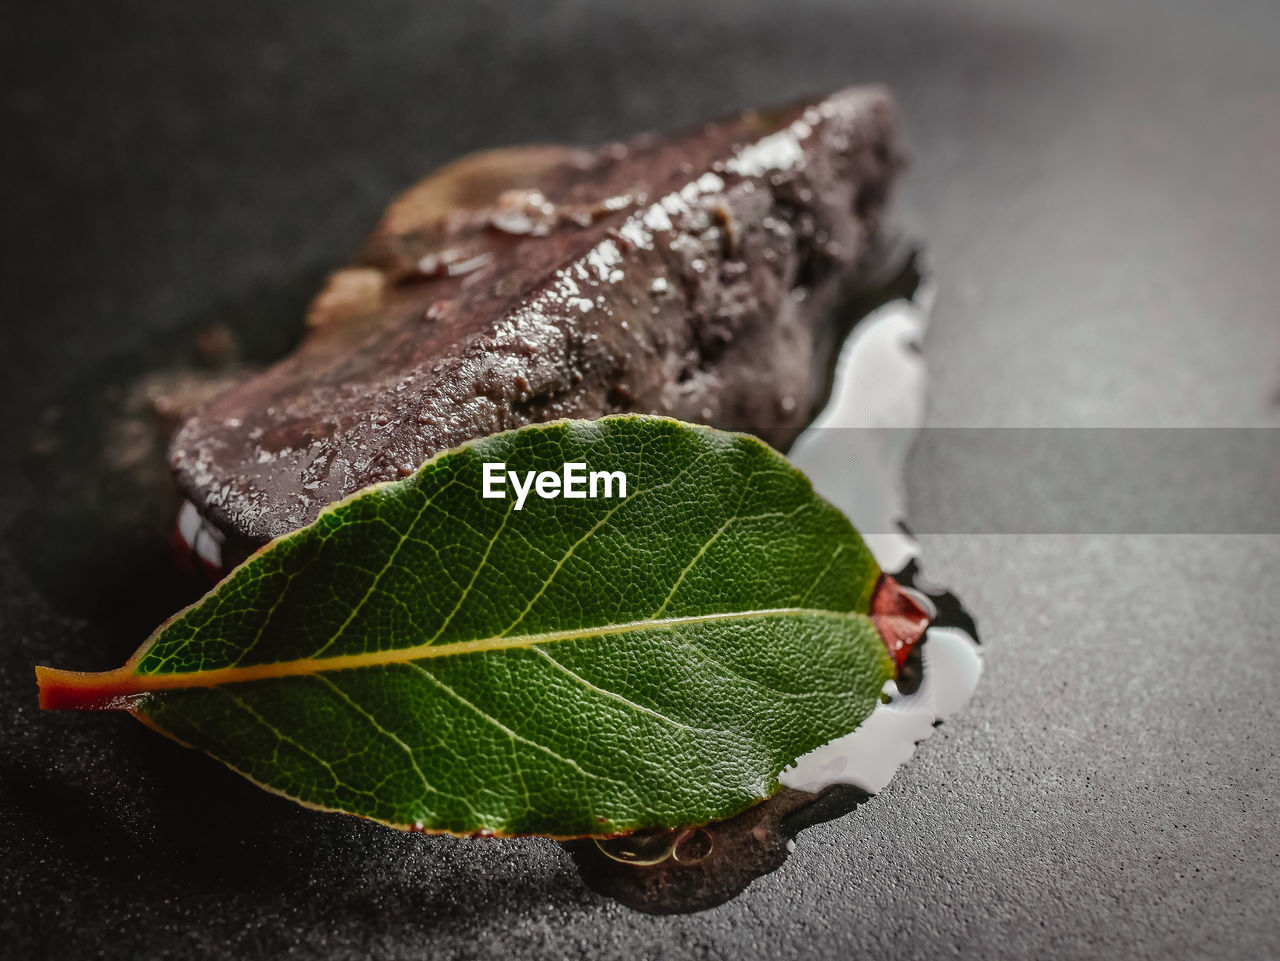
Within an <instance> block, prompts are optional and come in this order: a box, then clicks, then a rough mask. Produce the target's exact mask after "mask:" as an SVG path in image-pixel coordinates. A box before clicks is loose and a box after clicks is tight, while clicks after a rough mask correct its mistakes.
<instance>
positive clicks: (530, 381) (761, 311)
mask: <svg viewBox="0 0 1280 961" xmlns="http://www.w3.org/2000/svg"><path fill="white" fill-rule="evenodd" d="M903 162H904V154H903V149H902V146H901V143H900V138H899V132H898V128H897V124H896V120H895V116H894V109H893V105H892V102H891V100H890V98H889V97H888V95H887V94H886V93H885V92H884V91H882V90H880V89H876V88H854V89H850V90H845V91H842V92H839V93H836V94H833V95H832V96H829V97H827V98H825V99H822V100H818V101H814V102H810V103H805V104H799V105H796V106H792V107H789V108H785V109H781V110H776V111H767V112H750V113H746V114H743V115H741V116H738V117H735V118H732V119H729V120H726V121H723V122H720V123H715V124H709V125H706V126H703V127H700V128H697V129H695V130H691V131H686V132H683V133H680V134H677V135H672V136H653V135H647V136H642V137H639V138H636V139H635V140H633V141H631V142H629V143H626V144H621V145H611V146H606V147H603V148H598V149H576V148H567V147H524V148H514V149H508V150H498V151H494V152H490V153H485V154H479V155H476V156H472V157H468V158H465V159H463V160H460V161H458V162H456V163H454V164H451V165H450V166H447V167H445V168H444V169H442V170H440V171H438V172H437V173H435V174H434V175H432V176H431V177H429V178H428V179H426V180H425V181H423V182H422V183H420V184H418V185H417V186H415V187H413V188H412V189H410V190H409V191H408V192H406V193H405V194H403V195H402V196H401V197H400V198H398V199H397V200H396V201H395V202H394V203H393V204H392V205H391V207H389V208H388V210H387V211H386V213H385V215H384V217H383V219H382V221H381V223H380V224H379V225H378V227H377V228H376V230H375V231H374V233H373V236H372V237H371V238H370V239H369V241H368V243H367V244H366V246H365V248H364V250H363V251H362V252H361V254H360V255H359V256H358V257H357V258H356V260H355V262H354V263H353V265H352V266H349V267H346V268H344V269H342V270H339V271H338V272H337V273H335V274H333V275H332V276H331V277H330V279H329V281H328V283H327V285H326V286H325V288H324V289H323V290H322V291H321V292H320V294H319V295H318V296H317V297H316V299H315V301H314V302H313V304H312V306H311V308H310V311H309V315H308V328H307V333H306V335H305V337H304V339H303V341H302V343H301V344H300V345H299V346H298V348H297V349H296V350H295V351H294V352H293V353H292V354H290V355H289V356H288V357H286V358H284V359H283V360H281V361H280V362H279V363H277V364H275V365H274V366H273V367H271V368H269V369H268V370H266V371H264V372H262V373H261V374H258V375H257V376H255V377H253V378H251V379H249V380H247V381H245V382H244V383H242V384H240V385H237V386H236V387H234V388H232V389H231V390H229V391H227V392H226V393H223V394H221V395H220V396H218V397H216V398H214V399H213V400H212V401H211V402H209V403H208V404H206V405H205V406H204V407H202V408H201V409H199V410H198V411H197V412H196V413H195V414H194V415H193V416H192V417H191V418H190V419H189V420H188V421H187V422H186V423H185V424H184V425H183V426H182V427H181V428H180V430H179V431H178V433H177V434H176V435H175V437H174V439H173V443H172V447H171V452H170V456H171V462H172V466H173V470H174V472H175V475H176V477H177V480H178V483H179V485H180V487H181V488H182V490H183V492H184V493H185V494H186V496H187V498H188V499H189V500H191V501H192V503H193V504H194V505H195V506H196V508H197V510H198V511H199V512H200V513H201V514H202V515H203V516H204V517H206V518H207V519H209V520H210V521H212V522H213V523H214V524H215V525H217V526H218V527H219V528H221V529H222V530H223V531H225V532H226V533H227V534H228V535H229V536H231V537H232V538H233V539H234V540H235V541H238V542H240V543H242V544H244V545H246V546H253V545H257V544H261V543H264V542H265V541H267V540H269V539H270V538H272V537H275V536H278V535H280V534H283V533H286V532H288V531H290V530H293V529H295V528H297V527H299V526H302V525H303V524H306V523H308V522H310V521H311V520H313V519H314V518H315V516H316V515H317V514H318V513H319V511H320V510H321V509H322V508H323V507H324V506H325V505H327V504H329V503H332V502H333V501H335V500H338V499H339V498H341V497H343V496H345V495H347V494H350V493H352V492H354V491H356V490H359V489H360V488H362V487H365V486H368V485H369V484H372V483H376V482H378V481H384V480H390V479H394V478H396V477H399V476H403V475H405V474H407V473H409V472H411V471H412V470H414V469H415V468H416V467H417V466H418V465H420V464H421V463H422V462H423V461H424V460H426V459H427V458H429V457H430V456H431V455H433V454H435V453H437V452H438V451H441V450H444V449H447V448H450V447H454V446H456V445H458V444H460V443H462V442H463V441H465V440H468V439H469V438H474V437H478V436H483V435H487V434H492V433H494V432H497V431H501V430H505V429H508V428H513V427H518V426H521V425H523V424H528V423H531V422H537V421H546V420H552V419H555V418H558V417H591V418H593V417H599V416H602V415H604V414H609V413H616V412H620V411H645V412H651V413H660V414H669V415H671V416H674V417H679V418H681V419H683V420H689V421H695V422H701V423H707V424H712V425H715V426H717V427H723V428H728V429H735V430H744V431H749V432H752V433H755V434H758V435H760V436H762V437H763V438H765V439H766V440H768V441H770V442H772V443H774V444H775V445H777V446H779V447H785V446H786V445H787V444H788V443H789V442H790V441H791V440H792V439H793V438H794V436H795V435H796V433H798V432H799V430H801V429H802V428H803V426H804V425H805V423H806V422H807V421H808V420H809V419H810V418H811V416H812V414H813V413H814V407H815V405H816V404H817V403H818V401H819V400H820V398H821V395H822V392H823V390H824V389H825V386H824V385H825V374H826V371H827V370H828V368H829V365H830V364H831V361H832V357H833V355H834V352H835V350H836V349H837V347H838V346H839V343H840V341H841V339H842V338H843V336H844V334H845V333H846V332H847V327H848V324H849V318H848V317H846V316H844V315H843V314H842V312H841V311H839V310H838V309H837V307H838V304H839V302H840V299H841V296H842V294H843V293H844V292H846V291H847V290H849V289H850V288H851V287H856V286H857V285H858V284H859V282H860V280H862V279H863V278H864V276H865V275H866V274H867V272H868V271H869V270H870V269H871V265H872V264H873V262H874V260H875V256H876V252H877V249H878V247H879V244H880V242H881V238H882V234H883V231H882V227H881V218H882V212H883V210H884V206H885V203H886V199H887V196H888V192H889V188H890V185H891V184H892V182H893V180H894V178H895V176H896V175H897V173H898V172H899V170H900V169H901V168H902V166H903Z"/></svg>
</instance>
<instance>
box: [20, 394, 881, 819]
mask: <svg viewBox="0 0 1280 961" xmlns="http://www.w3.org/2000/svg"><path fill="white" fill-rule="evenodd" d="M486 462H501V463H503V464H505V465H506V468H507V469H509V470H514V471H517V472H518V473H519V474H520V476H521V477H523V476H524V474H525V472H527V471H531V470H534V471H544V470H545V471H554V472H556V473H560V472H561V470H562V467H563V465H564V464H565V463H566V462H577V463H583V464H585V465H587V469H588V470H590V471H621V472H623V473H624V474H625V476H626V480H627V496H626V497H625V498H622V497H617V496H614V497H612V498H606V497H603V496H600V497H596V498H591V497H586V498H580V499H565V498H558V499H542V498H540V497H538V496H536V494H530V496H529V498H528V499H527V500H526V501H525V502H524V504H523V505H522V507H521V509H520V510H516V509H515V507H516V499H515V497H514V496H508V497H505V498H484V497H482V496H481V494H482V490H483V482H484V464H485V463H486ZM509 489H510V485H508V490H509ZM615 493H617V492H616V491H615ZM887 580H888V579H887V578H882V577H881V573H880V571H879V569H878V567H877V566H876V563H875V561H874V559H873V558H872V556H871V554H870V553H869V551H868V550H867V548H866V546H865V545H864V544H863V542H862V539H861V538H860V537H859V535H858V533H857V532H856V531H855V530H854V529H853V527H852V526H851V525H850V524H849V522H848V520H846V519H845V517H844V516H843V515H842V514H841V513H840V512H839V511H838V510H837V509H836V508H835V507H833V506H832V505H830V504H829V503H827V502H826V501H824V500H823V499H822V498H820V497H819V496H817V495H816V494H815V493H814V491H813V489H812V487H811V485H810V484H809V482H808V480H807V479H806V478H805V477H804V476H803V475H802V474H801V473H800V472H798V471H797V470H796V469H795V468H793V467H792V466H791V465H790V464H789V463H788V462H787V461H786V460H785V459H784V458H783V457H782V456H781V455H780V454H778V453H777V452H776V451H774V450H772V449H771V448H769V447H767V446H766V445H765V444H763V443H762V442H760V441H758V440H756V439H754V438H752V437H749V436H745V435H740V434H730V433H724V432H720V431H716V430H712V429H709V428H703V427H695V426H691V425H687V424H682V423H680V422H678V421H674V420H670V419H666V418H660V417H647V416H638V415H622V416H617V417H610V418H605V419H604V420H600V421H561V422H556V423H551V424H545V425H535V426H529V427H524V428H521V429H519V430H515V431H512V432H508V433H504V434H497V435H494V436H492V437H486V438H484V439H481V440H477V441H474V442H472V443H469V444H466V445H464V446H463V447H461V448H458V449H456V450H453V451H450V452H447V453H444V454H441V455H440V456H437V457H435V458H434V459H432V460H431V461H429V462H427V463H426V464H424V465H423V466H422V467H421V468H420V469H419V470H418V471H416V472H415V473H414V474H412V475H411V476H409V477H407V478H405V479H404V480H402V481H397V482H393V483H389V484H383V485H379V486H376V487H372V488H368V489H366V490H364V491H361V492H359V493H357V494H355V495H353V496H352V497H350V498H348V499H347V500H345V501H341V502H339V503H337V504H335V505H333V506H332V507H330V508H328V509H327V510H326V511H325V512H324V513H323V514H321V515H320V517H319V518H318V519H317V520H316V521H315V522H314V523H313V524H311V525H310V526H308V527H305V528H303V529H301V530H298V531H296V532H294V533H292V534H289V535H286V536H284V537H281V538H279V539H277V540H276V541H274V542H272V543H271V544H270V545H268V546H267V547H265V548H264V549H262V550H261V551H259V552H258V553H257V554H255V555H254V556H253V557H251V558H250V559H249V560H248V561H246V562H245V563H244V564H243V565H241V566H240V567H239V568H237V569H236V570H235V571H234V572H233V573H232V574H230V575H229V576H228V577H227V578H226V579H225V580H223V581H222V582H221V583H220V584H219V585H218V586H217V587H216V588H215V589H214V590H213V591H211V592H210V593H209V594H208V595H206V596H205V597H204V598H203V599H202V600H200V601H198V602H197V603H196V604H194V605H192V606H191V607H189V608H187V609H186V610H184V611H182V612H181V613H179V614H178V615H176V616H175V617H173V618H171V619H170V620H169V621H167V622H166V623H165V624H164V625H162V626H161V627H160V628H159V629H158V630H157V631H156V632H155V633H154V634H153V635H152V637H151V638H150V639H149V640H147V641H146V643H144V644H143V645H142V647H141V648H140V649H139V650H138V652H137V653H136V654H135V655H134V656H133V658H131V659H130V660H129V662H128V663H127V664H125V665H124V666H123V667H121V668H119V669H117V670H115V671H111V672H106V673H103V674H78V673H74V672H68V671H57V670H53V669H50V668H37V674H38V676H39V680H40V686H41V704H42V706H45V707H49V708H94V709H102V708H116V709H124V710H128V711H130V712H132V713H133V714H134V715H135V716H136V717H138V718H139V719H140V720H142V721H144V722H145V723H147V724H148V725H150V726H152V727H154V728H156V729H157V730H159V731H161V732H163V733H166V734H168V735H170V736H172V737H174V738H176V739H178V740H179V741H181V742H183V743H185V744H188V745H190V746H193V747H196V748H198V749H200V750H203V751H205V752H207V753H209V754H210V755H212V756H214V757H215V758H217V759H219V760H221V761H222V762H224V763H225V764H227V765H228V766H230V767H231V768H232V769H234V770H236V771H238V772H239V773H241V774H243V775H244V776H245V777H248V778H250V779H251V780H253V781H255V782H256V783H258V784H259V785H261V786H263V787H265V788H267V789H269V790H271V791H274V792H277V793H280V794H283V795H286V796H287V797H290V798H293V799H295V800H297V801H299V802H301V803H303V804H306V805H308V806H313V807H318V808H323V809H328V810H334V811H343V812H347V813H350V814H356V815H360V816H363V817H367V818H372V819H374V820H377V821H380V822H383V823H385V824H388V825H391V826H393V827H397V828H402V829H407V830H420V831H428V832H447V833H453V834H484V835H490V834H492V835H517V834H543V835H549V836H553V837H573V836H587V835H591V836H603V835H614V834H622V833H626V832H630V831H634V830H637V829H641V828H663V827H678V826H683V825H690V824H698V823H704V822H707V821H711V820H717V819H722V818H727V817H731V816H732V815H734V814H737V813H739V812H740V811H742V810H744V809H745V808H747V807H749V806H750V805H752V804H753V803H755V802H757V801H759V800H761V799H762V798H765V797H767V796H769V795H771V794H773V793H774V792H775V791H776V790H778V787H779V785H778V775H779V773H780V772H781V771H782V770H783V768H785V767H786V766H787V765H789V764H790V763H791V762H792V761H793V760H794V759H795V758H796V757H798V756H799V755H802V754H804V753H806V752H808V751H810V750H811V749H813V748H815V747H818V746H819V745H821V744H824V743H826V742H827V741H830V740H831V739H832V738H835V737H838V736H840V735H843V734H847V733H848V732H850V731H852V730H853V729H855V728H856V727H857V726H858V725H859V724H860V723H861V722H862V721H863V719H865V718H866V717H867V716H868V715H869V714H870V713H871V711H872V709H873V708H874V707H875V705H876V704H877V703H878V700H879V698H880V693H881V688H882V686H883V684H884V682H885V681H886V680H887V679H889V678H890V677H892V676H893V674H894V659H893V658H891V657H890V656H889V653H888V651H887V648H886V642H885V641H884V639H882V637H881V634H880V632H879V631H878V630H877V628H876V624H875V623H874V622H873V619H872V617H871V616H870V613H871V606H872V596H873V592H876V591H877V587H878V585H881V584H883V583H884V582H885V581H887ZM890 583H891V581H890ZM888 623H889V622H888V621H886V624H888Z"/></svg>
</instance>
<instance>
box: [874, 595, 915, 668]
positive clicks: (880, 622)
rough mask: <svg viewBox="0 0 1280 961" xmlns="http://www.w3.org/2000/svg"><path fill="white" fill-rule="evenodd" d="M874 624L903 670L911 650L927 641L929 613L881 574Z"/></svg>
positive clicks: (876, 596)
mask: <svg viewBox="0 0 1280 961" xmlns="http://www.w3.org/2000/svg"><path fill="white" fill-rule="evenodd" d="M871 622H872V623H873V624H875V626H876V630H878V631H879V632H880V637H881V639H882V640H883V641H884V646H885V649H886V650H887V651H888V652H889V656H890V657H891V658H893V663H894V664H896V665H898V667H902V665H903V664H905V663H906V660H907V656H908V655H909V654H910V653H911V649H912V648H914V647H915V646H916V645H917V644H919V643H920V638H922V637H924V631H925V628H927V627H928V626H929V612H928V611H926V610H925V609H924V608H923V607H921V606H920V603H919V601H917V600H916V599H915V598H914V597H912V596H911V595H910V594H909V593H907V592H906V591H904V590H903V589H902V586H901V585H900V584H899V583H898V582H897V581H895V580H894V579H893V578H892V577H890V576H889V575H888V574H881V575H880V581H879V583H878V584H876V589H875V591H874V592H872V594H871Z"/></svg>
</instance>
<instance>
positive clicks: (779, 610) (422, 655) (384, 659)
mask: <svg viewBox="0 0 1280 961" xmlns="http://www.w3.org/2000/svg"><path fill="white" fill-rule="evenodd" d="M781 617H798V618H805V617H811V618H824V619H828V620H859V619H867V616H866V615H865V614H861V613H859V612H857V611H829V610H822V609H820V608H807V607H772V608H762V609H759V610H750V611H721V612H715V613H710V614H691V615H685V616H682V617H664V618H649V619H646V620H641V621H626V622H623V623H619V624H604V625H599V626H596V627H579V628H569V629H565V630H561V631H545V632H540V633H533V634H520V635H515V636H502V635H494V636H491V637H484V638H477V639H475V640H469V641H449V642H446V643H443V644H441V643H427V644H419V645H415V646H413V647H401V648H390V649H388V650H381V651H366V652H363V653H360V654H340V655H337V656H334V657H321V658H317V657H307V658H298V659H296V660H292V661H275V662H272V663H268V664H251V665H245V666H236V667H223V668H213V669H210V670H200V671H181V672H179V671H173V672H165V673H156V674H143V673H138V672H136V671H135V670H134V668H133V667H131V666H129V665H126V666H125V667H122V668H119V669H117V670H115V671H106V672H103V673H100V674H78V673H76V672H70V671H68V672H60V671H58V672H50V673H56V674H63V675H64V676H63V677H62V678H61V680H62V682H63V683H66V684H71V685H74V686H76V687H83V688H85V689H91V690H93V691H95V692H96V693H99V694H101V695H102V696H114V697H124V696H129V695H134V694H144V693H150V692H153V691H165V690H177V689H182V688H189V687H220V686H222V685H224V684H239V683H245V682H248V681H262V680H273V679H276V678H283V677H298V676H306V675H313V674H323V673H329V672H334V671H346V670H354V669H357V668H364V667H382V666H386V665H391V664H407V663H411V662H415V661H424V660H430V659H432V658H438V657H460V656H463V655H466V654H484V653H490V652H498V651H508V650H523V649H528V648H533V647H537V646H541V645H544V644H556V643H563V642H565V641H585V640H592V639H594V638H600V637H610V636H615V635H619V634H633V633H634V634H639V633H645V632H649V631H669V630H678V629H680V628H684V627H692V626H697V625H701V624H715V623H734V622H739V621H753V620H766V619H769V618H781ZM46 670H47V669H46Z"/></svg>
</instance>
